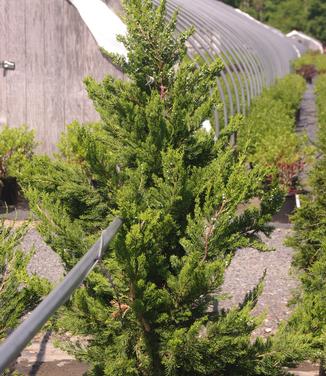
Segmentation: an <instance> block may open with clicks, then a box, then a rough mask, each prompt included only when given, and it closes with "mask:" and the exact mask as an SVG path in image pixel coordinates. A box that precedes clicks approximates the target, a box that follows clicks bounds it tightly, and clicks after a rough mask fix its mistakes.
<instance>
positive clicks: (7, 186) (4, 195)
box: [1, 176, 19, 205]
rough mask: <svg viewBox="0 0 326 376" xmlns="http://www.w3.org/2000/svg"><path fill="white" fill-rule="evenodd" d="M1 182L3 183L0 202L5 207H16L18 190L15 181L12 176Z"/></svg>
mask: <svg viewBox="0 0 326 376" xmlns="http://www.w3.org/2000/svg"><path fill="white" fill-rule="evenodd" d="M1 180H2V183H3V187H2V191H1V201H3V202H5V203H6V204H7V205H17V202H18V189H19V187H18V183H17V179H16V178H15V177H13V176H8V177H6V178H2V179H1Z"/></svg>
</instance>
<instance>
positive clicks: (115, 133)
mask: <svg viewBox="0 0 326 376" xmlns="http://www.w3.org/2000/svg"><path fill="white" fill-rule="evenodd" d="M125 14H126V16H125V20H126V24H127V27H128V35H127V36H125V37H121V38H120V40H121V41H122V42H123V43H124V44H125V46H126V48H127V50H128V58H124V57H122V56H116V55H114V56H112V55H110V54H108V55H109V57H110V58H111V59H112V60H113V61H114V62H115V63H116V64H118V65H119V66H120V67H121V69H122V70H123V72H124V73H125V74H126V76H127V77H128V80H119V79H116V78H114V77H111V76H107V77H106V78H105V79H104V80H103V81H102V82H96V81H95V80H94V79H92V78H87V79H86V80H85V84H86V88H87V90H88V93H89V96H90V98H91V99H92V100H93V102H94V105H95V108H96V110H97V111H98V112H99V114H100V116H101V122H100V123H98V124H87V125H80V124H78V123H73V124H72V125H71V126H69V128H68V131H67V133H66V134H65V135H64V136H63V138H62V140H61V144H60V151H61V153H60V155H58V156H57V157H56V159H54V160H51V159H49V158H47V157H35V158H34V160H33V162H32V163H31V164H29V165H28V166H27V167H26V169H25V172H24V174H23V176H21V178H22V184H23V186H24V187H25V189H26V192H27V195H28V197H29V199H30V204H31V206H32V208H33V210H34V212H35V213H36V215H37V216H38V218H39V219H40V225H39V230H40V231H41V233H42V234H43V235H44V237H45V239H46V240H47V241H48V242H49V243H50V244H51V246H52V247H53V248H54V249H55V250H56V251H57V252H58V253H59V254H60V255H61V256H62V258H63V260H64V262H65V264H66V267H67V269H69V268H71V267H72V266H73V265H74V263H75V262H76V261H77V259H78V258H79V257H80V256H81V255H82V254H83V252H85V251H86V249H87V247H88V246H89V245H90V244H91V243H92V242H93V241H94V239H95V238H96V237H97V236H99V234H100V231H101V230H102V229H103V228H105V227H106V226H107V225H108V223H109V222H110V221H111V220H112V218H113V217H114V216H117V215H119V216H121V217H122V218H123V220H124V224H123V227H122V229H121V230H120V231H119V233H118V235H117V237H116V239H115V241H114V243H113V245H112V246H111V248H110V250H109V251H108V252H107V253H106V255H105V257H104V259H103V260H102V263H101V265H100V266H99V267H97V268H96V269H95V270H94V271H93V272H92V273H91V274H90V275H89V277H88V278H87V280H86V281H85V283H84V284H83V286H82V287H81V288H80V289H79V290H78V291H76V293H75V295H74V297H73V299H72V300H71V301H70V302H69V303H68V304H67V307H66V308H64V309H63V310H62V311H61V313H60V315H59V319H58V323H57V325H58V327H59V328H63V329H64V330H65V331H66V330H68V331H69V332H70V333H72V334H77V335H79V336H83V335H85V336H87V340H84V341H81V343H74V344H72V343H70V344H67V346H68V348H70V350H71V351H73V353H74V354H75V355H76V356H77V357H78V358H80V359H84V360H85V361H87V362H89V363H90V364H91V365H92V367H91V370H90V371H89V374H90V375H218V374H219V375H263V374H266V375H267V374H268V375H277V374H280V372H281V371H280V370H279V369H278V368H277V366H276V365H275V364H274V363H273V362H272V361H268V362H267V361H266V362H264V361H263V360H262V359H264V355H263V353H264V351H265V350H266V348H268V344H265V345H264V344H262V343H261V342H260V341H258V342H255V343H251V342H250V335H251V332H252V330H253V329H254V328H255V326H256V324H257V321H256V320H255V319H253V318H252V317H251V315H250V310H251V308H252V306H253V304H254V301H253V300H248V301H247V302H246V304H244V305H242V306H241V307H239V308H237V309H233V310H231V311H229V312H227V313H223V312H219V311H218V310H217V311H216V310H215V311H214V310H213V312H212V310H211V309H210V307H211V306H212V305H213V304H214V302H215V301H216V299H217V297H218V294H219V289H220V286H221V284H222V282H223V274H224V270H225V268H226V267H227V265H228V264H229V262H230V261H231V259H232V256H233V255H234V253H235V252H236V250H237V249H238V248H239V247H243V246H250V245H255V246H256V247H261V248H263V245H262V244H260V242H259V240H258V239H257V236H256V234H257V233H258V232H259V231H262V232H265V233H268V232H269V231H270V228H269V227H268V226H267V225H266V222H267V220H269V219H270V215H271V213H273V212H275V210H276V209H277V208H278V206H279V205H280V202H281V197H282V192H281V191H280V190H279V188H278V186H277V185H274V186H273V184H272V186H271V189H270V190H268V191H266V190H265V189H264V184H263V183H264V181H265V178H266V176H267V175H269V174H270V171H269V170H267V168H266V167H261V166H259V165H256V166H255V167H254V168H253V169H251V170H250V169H248V166H247V162H246V157H245V155H243V154H239V153H238V152H237V151H236V149H234V148H233V147H232V146H231V145H230V142H229V140H230V137H231V135H232V133H233V132H235V131H236V130H237V129H238V127H239V126H240V125H241V118H234V119H233V120H232V122H231V124H230V125H229V126H228V127H227V128H226V129H225V130H224V132H223V133H222V134H221V135H220V137H219V139H218V140H217V141H216V142H215V141H214V135H213V134H212V133H207V132H206V131H205V130H203V129H202V123H203V121H204V120H206V119H208V118H210V116H211V115H212V112H213V110H214V106H215V104H216V98H217V94H216V85H215V83H216V76H217V75H218V74H219V73H220V72H221V70H222V69H223V66H222V64H221V62H220V61H219V60H216V61H212V62H211V63H203V62H200V61H190V60H189V59H188V58H187V49H186V44H185V43H186V41H187V39H188V38H189V37H190V36H191V34H192V33H193V30H188V31H185V32H182V33H177V32H176V20H177V14H176V13H175V14H174V15H173V17H172V19H170V20H166V2H165V1H162V2H161V3H160V5H159V7H157V8H155V7H154V6H153V5H152V2H151V1H150V0H130V1H128V2H125ZM252 198H256V199H258V201H259V202H260V205H259V207H258V208H257V207H255V206H251V205H250V200H251V199H252Z"/></svg>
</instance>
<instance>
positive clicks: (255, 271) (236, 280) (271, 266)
mask: <svg viewBox="0 0 326 376" xmlns="http://www.w3.org/2000/svg"><path fill="white" fill-rule="evenodd" d="M290 234H291V230H290V229H286V228H276V229H275V230H274V232H273V233H272V235H271V238H269V239H268V238H266V237H265V236H264V237H263V241H264V242H265V243H266V244H267V245H268V246H269V247H270V248H272V249H275V251H271V252H259V251H257V250H255V249H252V248H244V249H240V250H239V251H238V252H237V253H236V255H235V257H234V258H233V260H232V262H231V264H230V266H229V268H228V269H227V271H226V274H225V280H224V284H223V287H222V293H223V294H227V295H230V298H229V299H226V300H224V301H222V302H221V303H220V304H219V306H220V308H225V309H228V308H230V307H232V306H235V305H238V304H239V303H241V302H242V301H243V299H244V297H245V295H246V293H247V292H249V291H251V290H252V289H253V288H254V287H255V286H256V285H257V284H258V282H259V280H260V278H261V277H262V276H263V274H264V271H265V270H266V277H265V281H264V289H263V292H262V294H261V296H260V297H259V299H258V303H257V305H256V307H255V309H254V311H253V314H254V315H258V314H260V313H263V312H266V318H265V320H264V322H263V324H262V326H261V327H260V328H257V330H256V331H255V333H254V335H255V336H258V335H262V336H268V335H270V334H272V333H274V332H275V330H276V329H277V326H278V324H279V323H280V322H281V321H282V320H286V319H287V318H288V317H289V315H290V313H291V309H290V307H288V305H287V303H288V301H289V299H290V298H291V296H292V292H293V290H294V289H295V288H296V287H298V281H297V279H296V278H295V276H294V275H291V274H289V271H290V269H291V261H292V255H293V250H292V249H291V248H289V247H286V246H285V245H284V244H283V242H284V240H285V238H286V237H288V236H289V235H290Z"/></svg>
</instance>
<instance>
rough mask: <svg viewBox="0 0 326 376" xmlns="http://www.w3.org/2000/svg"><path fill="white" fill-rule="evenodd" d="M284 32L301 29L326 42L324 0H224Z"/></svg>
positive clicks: (325, 9) (325, 7)
mask: <svg viewBox="0 0 326 376" xmlns="http://www.w3.org/2000/svg"><path fill="white" fill-rule="evenodd" d="M223 2H225V3H227V4H229V5H232V6H234V7H237V8H240V9H242V10H244V11H245V12H247V13H249V14H251V15H252V16H253V17H255V18H257V19H259V20H260V21H262V22H265V23H268V24H269V25H271V26H273V27H276V28H278V29H280V30H282V31H283V32H286V33H287V32H289V31H291V30H294V29H295V30H300V31H303V32H305V33H307V34H309V35H312V36H314V37H315V38H317V39H319V40H321V41H322V42H323V43H325V42H326V31H325V30H326V4H325V2H324V1H323V0H305V1H302V0H223Z"/></svg>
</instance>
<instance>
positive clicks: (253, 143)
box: [238, 75, 309, 186]
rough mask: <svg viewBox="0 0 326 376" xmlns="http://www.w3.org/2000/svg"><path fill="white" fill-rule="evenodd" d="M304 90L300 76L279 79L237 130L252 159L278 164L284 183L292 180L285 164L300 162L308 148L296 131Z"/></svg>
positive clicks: (271, 164)
mask: <svg viewBox="0 0 326 376" xmlns="http://www.w3.org/2000/svg"><path fill="white" fill-rule="evenodd" d="M304 90H305V82H304V80H303V79H302V78H301V77H300V76H297V75H289V76H287V77H285V78H283V79H281V80H279V81H278V82H277V83H276V85H274V86H272V87H271V88H269V89H266V90H265V91H264V93H263V94H262V95H261V97H259V98H257V99H256V100H255V101H254V103H253V105H252V108H251V111H250V114H249V115H248V116H247V118H245V121H244V125H243V127H241V128H240V129H239V133H238V143H239V148H240V150H248V154H249V155H248V160H249V162H251V163H252V164H253V165H255V164H263V165H266V166H270V167H273V166H274V167H276V168H277V173H278V174H279V177H280V181H281V182H282V183H284V185H285V186H289V185H290V184H291V182H290V181H289V178H288V177H287V175H286V170H285V168H284V166H293V165H296V164H299V162H300V160H301V158H302V156H303V155H304V154H305V153H308V151H309V148H308V147H307V145H306V144H307V143H306V140H305V137H302V136H301V137H300V136H298V135H297V134H296V132H295V121H296V112H297V111H298V109H299V107H300V103H301V99H302V95H303V92H304Z"/></svg>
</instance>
